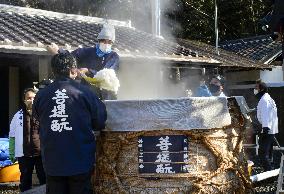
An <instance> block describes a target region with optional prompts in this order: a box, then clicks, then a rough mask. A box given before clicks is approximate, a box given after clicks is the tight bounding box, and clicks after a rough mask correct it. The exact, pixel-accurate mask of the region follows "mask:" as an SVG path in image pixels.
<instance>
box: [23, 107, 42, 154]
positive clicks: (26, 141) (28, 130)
mask: <svg viewBox="0 0 284 194" xmlns="http://www.w3.org/2000/svg"><path fill="white" fill-rule="evenodd" d="M22 110H23V154H24V156H28V157H31V156H39V155H40V140H39V135H38V130H35V129H36V128H37V126H36V123H34V119H32V115H31V114H30V113H29V112H28V111H27V110H26V106H25V105H23V109H22Z"/></svg>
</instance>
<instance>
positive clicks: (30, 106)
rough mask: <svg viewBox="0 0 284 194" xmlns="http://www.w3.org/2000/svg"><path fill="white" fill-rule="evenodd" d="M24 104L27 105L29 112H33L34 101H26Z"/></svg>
mask: <svg viewBox="0 0 284 194" xmlns="http://www.w3.org/2000/svg"><path fill="white" fill-rule="evenodd" d="M24 103H25V105H26V107H27V110H32V107H33V100H25V101H24Z"/></svg>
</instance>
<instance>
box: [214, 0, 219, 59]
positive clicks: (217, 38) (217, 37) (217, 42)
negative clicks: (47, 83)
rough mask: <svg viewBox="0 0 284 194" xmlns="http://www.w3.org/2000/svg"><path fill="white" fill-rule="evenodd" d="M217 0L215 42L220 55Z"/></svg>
mask: <svg viewBox="0 0 284 194" xmlns="http://www.w3.org/2000/svg"><path fill="white" fill-rule="evenodd" d="M214 2H215V37H216V40H215V44H216V53H217V54H218V55H219V49H218V47H219V31H218V7H217V0H215V1H214Z"/></svg>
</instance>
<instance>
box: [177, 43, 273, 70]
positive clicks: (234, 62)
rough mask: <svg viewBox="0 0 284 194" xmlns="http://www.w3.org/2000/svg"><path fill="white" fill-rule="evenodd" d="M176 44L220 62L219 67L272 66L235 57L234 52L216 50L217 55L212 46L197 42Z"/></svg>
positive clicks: (262, 67)
mask: <svg viewBox="0 0 284 194" xmlns="http://www.w3.org/2000/svg"><path fill="white" fill-rule="evenodd" d="M178 43H179V44H181V45H184V46H185V47H187V48H189V49H192V50H195V51H197V52H198V53H200V54H204V53H206V54H207V56H209V57H210V58H212V59H215V60H217V61H220V62H221V64H222V65H221V66H228V67H241V68H248V69H271V68H273V66H272V65H269V64H264V63H263V62H260V61H256V60H251V59H249V58H246V57H243V56H240V55H237V54H236V53H234V52H230V51H226V50H224V49H222V48H218V51H219V54H217V53H216V48H215V47H214V46H211V45H208V44H205V43H201V42H198V41H191V40H184V39H178Z"/></svg>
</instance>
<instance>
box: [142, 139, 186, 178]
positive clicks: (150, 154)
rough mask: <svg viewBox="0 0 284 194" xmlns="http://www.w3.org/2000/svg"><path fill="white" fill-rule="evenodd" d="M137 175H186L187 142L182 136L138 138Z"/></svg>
mask: <svg viewBox="0 0 284 194" xmlns="http://www.w3.org/2000/svg"><path fill="white" fill-rule="evenodd" d="M138 161H139V173H158V174H175V173H188V171H189V165H188V161H189V156H188V140H187V137H186V136H184V135H165V136H140V137H139V138H138Z"/></svg>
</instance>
